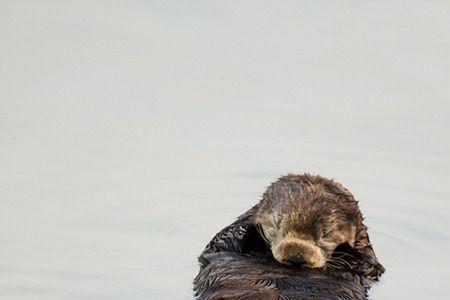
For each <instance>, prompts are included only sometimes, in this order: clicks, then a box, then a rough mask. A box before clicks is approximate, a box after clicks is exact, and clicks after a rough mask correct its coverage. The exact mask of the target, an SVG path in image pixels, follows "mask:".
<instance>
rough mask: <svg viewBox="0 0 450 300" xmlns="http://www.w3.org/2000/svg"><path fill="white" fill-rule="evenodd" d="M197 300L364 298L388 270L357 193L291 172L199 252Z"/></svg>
mask: <svg viewBox="0 0 450 300" xmlns="http://www.w3.org/2000/svg"><path fill="white" fill-rule="evenodd" d="M199 261H200V264H201V267H200V272H199V274H198V275H197V277H196V278H195V280H194V290H195V292H196V295H197V297H198V299H204V300H206V299H208V300H213V299H230V300H231V299H303V300H306V299H330V300H332V299H335V300H343V299H345V300H349V299H367V291H368V289H369V288H370V285H371V284H372V283H373V281H376V280H378V278H379V276H381V274H382V273H383V272H384V268H383V266H382V265H381V264H380V263H379V262H378V260H377V258H376V256H375V253H374V251H373V248H372V245H371V244H370V241H369V236H368V234H367V228H366V226H365V225H364V224H363V216H362V214H361V212H360V210H359V208H358V205H357V202H356V201H355V199H354V198H353V196H352V194H351V193H350V192H349V191H348V190H347V189H345V188H344V187H343V186H342V185H340V184H339V183H337V182H334V181H332V180H328V179H325V178H323V177H320V176H312V175H309V174H305V175H288V176H284V177H282V178H280V179H279V180H278V181H277V182H275V183H273V184H272V185H271V186H270V187H269V188H268V189H267V191H266V192H265V193H264V195H263V197H262V200H261V201H260V202H259V203H258V204H257V205H255V206H254V207H253V208H251V209H250V210H249V211H247V212H246V213H244V214H243V215H241V216H240V217H239V218H238V220H237V221H235V222H234V223H233V224H231V225H229V226H227V227H226V228H224V229H223V230H222V231H220V232H219V233H218V234H216V236H215V237H214V238H213V239H212V240H211V242H210V243H209V244H208V245H207V246H206V248H205V250H204V251H203V252H202V254H201V255H200V257H199Z"/></svg>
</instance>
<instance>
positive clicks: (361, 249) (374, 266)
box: [354, 225, 385, 281]
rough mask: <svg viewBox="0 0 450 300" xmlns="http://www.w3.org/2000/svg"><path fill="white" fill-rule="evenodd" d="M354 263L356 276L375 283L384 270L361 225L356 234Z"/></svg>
mask: <svg viewBox="0 0 450 300" xmlns="http://www.w3.org/2000/svg"><path fill="white" fill-rule="evenodd" d="M354 250H355V252H356V261H355V267H354V270H355V271H356V273H357V274H359V275H361V276H364V277H366V278H367V279H370V280H375V281H377V280H378V278H379V277H380V276H381V275H382V274H383V273H384V271H385V269H384V267H383V266H382V265H381V264H380V262H379V261H378V259H377V257H376V255H375V252H374V251H373V248H372V244H371V243H370V240H369V235H368V234H367V227H366V226H364V225H362V226H361V228H359V230H357V232H356V239H355V246H354Z"/></svg>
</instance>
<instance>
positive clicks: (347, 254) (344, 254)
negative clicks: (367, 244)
mask: <svg viewBox="0 0 450 300" xmlns="http://www.w3.org/2000/svg"><path fill="white" fill-rule="evenodd" d="M333 253H336V254H342V256H350V257H353V258H354V257H355V256H354V255H351V254H350V253H347V252H342V251H334V252H333Z"/></svg>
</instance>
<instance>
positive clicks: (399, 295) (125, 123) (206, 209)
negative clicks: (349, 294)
mask: <svg viewBox="0 0 450 300" xmlns="http://www.w3.org/2000/svg"><path fill="white" fill-rule="evenodd" d="M449 20H450V2H448V1H415V0H413V1H409V2H405V1H395V0H389V1H388V0H386V1H384V0H383V1H322V0H315V1H286V2H266V1H250V2H246V3H245V4H244V3H237V2H227V1H222V2H216V1H92V0H91V1H44V0H42V1H31V0H29V1H6V0H0V35H1V38H0V60H1V61H0V62H1V65H0V166H1V167H0V241H1V246H0V298H1V299H8V300H9V299H11V300H13V299H21V300H27V299H46V300H56V299H108V300H114V299H162V300H166V299H184V300H187V299H192V295H191V281H192V279H193V277H194V276H195V274H196V272H197V271H198V266H197V262H196V256H197V255H198V254H199V253H200V252H201V250H202V249H203V247H204V246H205V244H206V243H207V242H208V241H209V239H210V238H211V237H212V236H213V235H214V234H215V233H216V232H217V231H219V230H220V229H221V228H222V227H224V226H225V225H227V224H229V223H231V222H232V221H233V220H234V218H235V217H237V216H238V215H239V214H240V213H242V212H243V211H245V210H246V209H248V208H249V207H251V206H252V205H253V204H255V203H256V202H257V201H258V200H259V197H260V195H261V194H262V192H263V191H264V189H265V187H266V186H267V185H268V184H269V183H270V182H271V181H273V180H275V179H276V178H277V177H278V176H280V175H282V174H286V173H287V172H297V173H302V172H305V171H308V172H312V173H316V174H321V175H323V176H326V177H333V178H335V179H336V180H338V181H340V182H342V183H343V184H344V185H345V186H346V187H348V188H349V189H350V190H351V191H352V192H353V194H354V195H355V197H356V198H357V199H358V200H359V201H360V205H361V208H362V210H363V212H364V213H365V216H366V218H367V224H368V225H369V227H370V233H371V239H372V242H373V243H374V245H375V249H376V252H377V254H378V256H379V258H380V261H381V262H382V263H383V264H384V265H385V267H386V268H387V273H386V274H385V276H384V277H383V280H382V281H381V282H380V284H378V285H377V286H376V287H374V288H373V290H372V292H371V295H372V299H383V300H387V299H413V300H415V299H448V298H449V297H450V288H449V287H448V282H449V280H450V268H449V265H450V264H449V262H450V260H449V256H448V255H449V253H450V233H449V232H450V231H449V229H450V226H449V218H450V211H449V209H450V204H449V197H450V191H449V185H450V154H449V153H450V139H449V133H448V131H449V127H450V121H449V117H450V84H449V80H450V21H449Z"/></svg>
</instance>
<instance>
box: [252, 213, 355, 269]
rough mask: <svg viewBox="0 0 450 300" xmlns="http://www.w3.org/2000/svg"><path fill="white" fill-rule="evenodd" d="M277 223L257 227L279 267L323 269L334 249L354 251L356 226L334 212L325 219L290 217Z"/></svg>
mask: <svg viewBox="0 0 450 300" xmlns="http://www.w3.org/2000/svg"><path fill="white" fill-rule="evenodd" d="M317 213H320V212H317ZM276 219H278V222H277V220H267V219H266V220H263V219H260V226H261V229H262V233H263V234H264V236H265V237H266V239H267V241H268V242H269V243H270V248H271V250H272V254H273V257H274V258H275V259H276V260H277V261H278V262H280V263H282V264H287V265H304V266H306V267H309V268H323V267H325V265H326V263H327V260H328V259H330V258H331V256H332V254H333V252H334V250H335V249H336V247H338V246H339V245H341V244H345V243H347V244H348V245H350V246H351V247H354V244H355V234H356V226H355V225H354V224H353V223H352V222H351V221H348V220H346V217H345V216H339V215H338V214H337V213H336V212H334V213H333V212H332V213H331V214H330V215H327V216H324V215H320V216H314V212H309V215H306V214H304V215H301V214H292V213H291V214H287V215H281V216H279V218H276ZM274 221H275V222H274Z"/></svg>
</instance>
